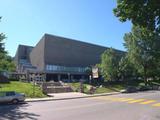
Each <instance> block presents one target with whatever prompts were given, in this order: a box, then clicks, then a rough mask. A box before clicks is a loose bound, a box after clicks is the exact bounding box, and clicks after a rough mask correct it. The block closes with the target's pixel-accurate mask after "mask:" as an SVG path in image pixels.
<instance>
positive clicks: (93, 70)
mask: <svg viewBox="0 0 160 120" xmlns="http://www.w3.org/2000/svg"><path fill="white" fill-rule="evenodd" d="M92 76H93V78H99V74H98V67H92Z"/></svg>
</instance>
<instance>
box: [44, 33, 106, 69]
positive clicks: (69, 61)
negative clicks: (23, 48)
mask: <svg viewBox="0 0 160 120" xmlns="http://www.w3.org/2000/svg"><path fill="white" fill-rule="evenodd" d="M106 49H107V48H106V47H102V46H98V45H93V44H89V43H85V42H80V41H76V40H72V39H67V38H63V37H57V36H53V35H48V34H46V35H45V59H44V60H45V64H54V65H62V66H75V67H76V66H77V67H86V66H90V65H95V64H97V63H99V62H100V57H101V54H102V53H103V52H104V51H105V50H106Z"/></svg>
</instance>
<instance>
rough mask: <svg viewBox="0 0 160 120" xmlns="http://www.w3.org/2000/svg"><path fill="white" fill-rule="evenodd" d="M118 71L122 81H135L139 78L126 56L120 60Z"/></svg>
mask: <svg viewBox="0 0 160 120" xmlns="http://www.w3.org/2000/svg"><path fill="white" fill-rule="evenodd" d="M119 70H120V76H121V79H122V80H123V81H128V80H131V79H135V78H137V77H138V76H139V75H138V72H137V70H136V68H135V67H134V64H133V63H131V62H130V60H129V58H128V56H127V54H126V56H124V57H122V59H121V60H120V62H119Z"/></svg>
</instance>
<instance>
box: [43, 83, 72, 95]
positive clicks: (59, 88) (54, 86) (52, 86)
mask: <svg viewBox="0 0 160 120" xmlns="http://www.w3.org/2000/svg"><path fill="white" fill-rule="evenodd" d="M41 87H42V90H43V92H44V93H46V94H48V93H65V92H73V89H72V88H71V87H70V86H68V85H65V84H64V83H62V82H44V83H42V84H41Z"/></svg>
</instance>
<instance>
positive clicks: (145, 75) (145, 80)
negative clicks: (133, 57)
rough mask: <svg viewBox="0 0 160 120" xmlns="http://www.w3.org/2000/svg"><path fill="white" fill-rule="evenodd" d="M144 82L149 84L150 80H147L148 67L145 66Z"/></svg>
mask: <svg viewBox="0 0 160 120" xmlns="http://www.w3.org/2000/svg"><path fill="white" fill-rule="evenodd" d="M144 83H145V85H146V86H147V85H148V81H147V67H146V66H144Z"/></svg>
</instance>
